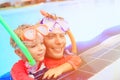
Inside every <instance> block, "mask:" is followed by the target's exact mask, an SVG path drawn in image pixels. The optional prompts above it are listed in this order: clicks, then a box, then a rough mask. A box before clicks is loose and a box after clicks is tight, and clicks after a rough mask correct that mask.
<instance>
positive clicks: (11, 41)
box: [10, 24, 31, 48]
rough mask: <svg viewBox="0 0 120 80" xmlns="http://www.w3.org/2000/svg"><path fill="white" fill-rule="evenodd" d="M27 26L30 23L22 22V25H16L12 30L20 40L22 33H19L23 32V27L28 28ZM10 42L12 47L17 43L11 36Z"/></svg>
mask: <svg viewBox="0 0 120 80" xmlns="http://www.w3.org/2000/svg"><path fill="white" fill-rule="evenodd" d="M29 27H31V25H28V24H23V25H20V26H18V27H17V29H15V30H14V32H15V33H16V35H17V36H18V37H19V38H20V40H21V35H22V34H21V33H23V31H24V29H26V28H29ZM21 41H22V40H21ZM10 44H11V46H12V47H13V48H16V47H17V44H16V43H15V41H14V40H13V39H12V38H10Z"/></svg>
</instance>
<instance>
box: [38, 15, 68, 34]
mask: <svg viewBox="0 0 120 80" xmlns="http://www.w3.org/2000/svg"><path fill="white" fill-rule="evenodd" d="M40 24H45V25H46V26H48V27H49V31H50V32H52V30H53V29H54V28H56V27H57V28H60V29H61V30H62V31H64V32H66V31H68V30H69V25H68V23H67V22H66V21H65V20H64V19H61V18H58V19H56V20H54V19H51V18H47V17H45V18H43V19H42V20H41V22H40Z"/></svg>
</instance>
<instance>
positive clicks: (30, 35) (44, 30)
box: [21, 24, 49, 41]
mask: <svg viewBox="0 0 120 80" xmlns="http://www.w3.org/2000/svg"><path fill="white" fill-rule="evenodd" d="M48 32H49V31H48V27H47V26H46V25H43V24H39V25H36V26H32V27H30V28H27V29H25V30H24V31H23V35H22V36H21V39H22V40H23V41H26V40H27V41H32V40H35V39H36V37H38V36H40V38H41V39H43V36H45V35H47V34H48Z"/></svg>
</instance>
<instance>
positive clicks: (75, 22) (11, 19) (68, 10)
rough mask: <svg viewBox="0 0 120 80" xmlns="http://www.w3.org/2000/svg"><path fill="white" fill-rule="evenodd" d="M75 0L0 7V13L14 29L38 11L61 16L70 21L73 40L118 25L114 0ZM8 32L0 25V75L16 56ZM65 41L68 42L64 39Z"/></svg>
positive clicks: (33, 20) (118, 9)
mask: <svg viewBox="0 0 120 80" xmlns="http://www.w3.org/2000/svg"><path fill="white" fill-rule="evenodd" d="M97 1H98V2H95V1H94V2H92V1H89V0H86V1H84V0H76V1H68V2H60V3H58V2H55V3H46V4H37V5H33V6H31V7H30V6H29V7H24V8H16V9H8V10H7V9H5V10H3V9H1V10H0V15H1V16H2V17H3V18H4V20H5V21H6V22H7V23H8V25H9V26H10V27H11V28H12V29H15V28H16V27H17V26H18V25H21V24H35V23H36V22H38V21H39V20H40V19H41V18H42V16H41V15H40V13H39V12H40V10H41V9H44V10H46V11H48V12H50V13H54V14H56V15H59V16H62V17H64V18H65V19H66V20H67V21H68V23H69V24H70V28H71V30H72V32H73V33H74V36H75V39H76V41H87V40H91V39H92V38H94V37H95V36H96V35H98V34H100V33H101V32H102V31H103V30H105V29H107V28H110V27H112V26H115V25H120V6H119V3H118V2H113V1H111V0H110V1H108V0H107V1H108V2H107V1H106V2H105V1H104V0H102V1H101V2H99V1H100V0H97ZM9 38H10V35H9V34H8V32H7V31H6V30H5V29H4V28H3V26H2V25H1V24H0V51H1V53H0V75H2V74H4V73H6V72H8V71H10V69H11V67H12V65H13V64H14V63H15V62H16V61H17V60H18V59H19V58H18V56H16V55H15V53H14V50H13V48H12V47H11V46H10V44H9ZM67 44H70V41H69V40H67Z"/></svg>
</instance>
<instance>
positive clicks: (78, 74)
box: [58, 70, 94, 80]
mask: <svg viewBox="0 0 120 80" xmlns="http://www.w3.org/2000/svg"><path fill="white" fill-rule="evenodd" d="M93 75H94V74H92V73H89V72H84V71H79V70H76V71H74V72H72V73H71V74H69V75H67V76H64V77H63V78H61V79H58V80H88V78H90V77H92V76H93Z"/></svg>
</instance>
